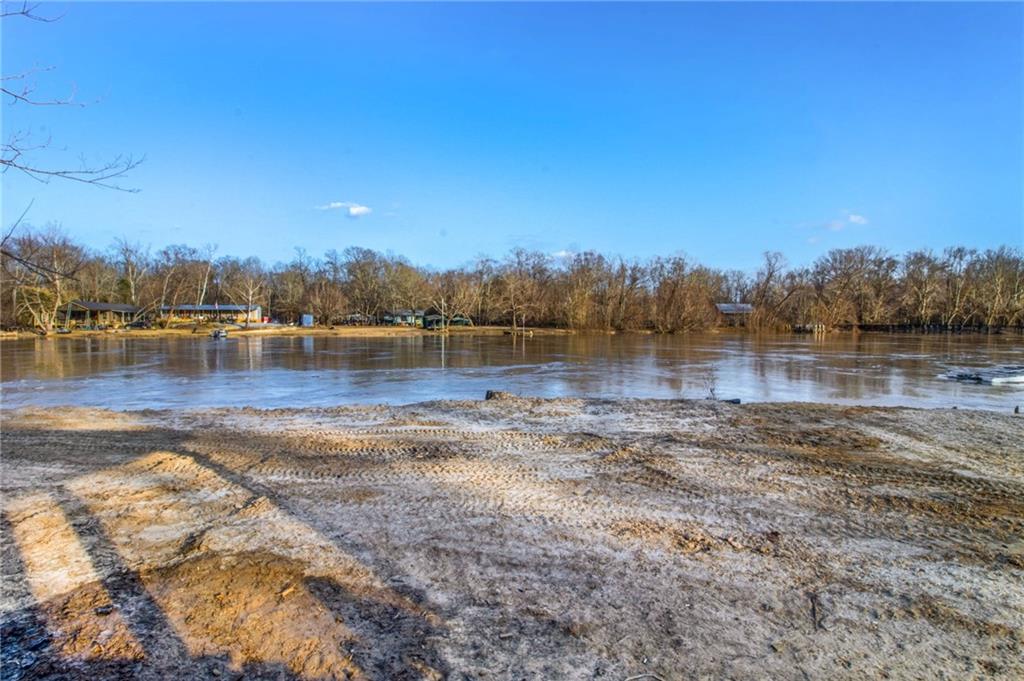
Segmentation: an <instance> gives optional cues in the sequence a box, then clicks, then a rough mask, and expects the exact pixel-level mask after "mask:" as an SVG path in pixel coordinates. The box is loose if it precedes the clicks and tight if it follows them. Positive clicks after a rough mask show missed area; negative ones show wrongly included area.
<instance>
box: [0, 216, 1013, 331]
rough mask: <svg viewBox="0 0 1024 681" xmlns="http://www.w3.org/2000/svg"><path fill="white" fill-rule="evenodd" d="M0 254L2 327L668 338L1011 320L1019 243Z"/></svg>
mask: <svg viewBox="0 0 1024 681" xmlns="http://www.w3.org/2000/svg"><path fill="white" fill-rule="evenodd" d="M7 250H8V251H9V255H8V253H5V255H4V257H3V261H2V274H3V278H2V282H0V296H2V297H0V300H2V305H0V311H2V320H0V322H2V324H3V326H4V327H5V328H15V327H20V328H38V329H43V330H50V329H53V328H54V327H56V326H60V319H61V313H62V310H63V308H64V307H65V306H66V304H67V303H68V302H69V301H71V300H74V299H85V300H91V301H101V302H110V303H126V304H130V305H133V306H137V307H139V308H140V310H141V312H140V314H143V315H145V314H154V313H155V312H156V311H158V310H160V309H161V308H162V307H164V306H176V305H186V304H192V305H197V304H208V303H214V302H217V303H234V304H244V305H252V304H259V305H262V307H263V309H264V310H265V314H267V315H268V316H270V317H272V318H274V319H278V320H281V321H285V322H291V321H295V320H296V319H298V318H299V316H300V315H301V314H304V313H311V314H313V315H314V316H315V317H316V320H317V322H318V323H319V324H338V323H342V322H344V321H346V320H349V321H351V320H359V321H362V322H364V323H373V322H374V321H375V320H378V319H379V318H380V317H381V316H382V315H383V314H385V313H386V312H388V311H391V310H397V309H415V308H433V309H436V310H443V311H444V314H445V315H447V316H456V315H458V316H466V317H469V318H471V319H473V320H474V322H476V323H477V324H489V325H516V326H525V325H531V326H539V327H557V328H568V329H580V330H583V329H587V330H604V331H632V330H635V331H640V330H646V331H654V332H659V333H675V332H685V331H697V330H703V329H707V328H710V327H713V326H716V325H719V324H723V323H731V322H730V320H727V319H724V318H723V317H722V316H721V315H720V314H719V313H718V311H717V309H716V307H715V303H721V302H744V303H750V304H751V305H752V306H753V311H752V312H751V313H750V314H749V315H745V316H744V318H743V319H742V323H743V324H744V325H746V326H748V327H751V328H756V329H765V330H768V329H782V328H792V327H794V326H797V327H819V328H825V329H839V328H851V327H860V328H891V327H898V328H906V329H918V328H931V329H952V330H958V329H976V330H982V331H995V330H999V329H1003V328H1007V327H1013V328H1017V329H1020V328H1021V327H1022V326H1024V253H1022V251H1021V250H1020V249H1017V248H1011V247H1002V248H998V249H994V250H987V251H977V250H974V249H969V248H963V247H957V248H948V249H946V250H944V251H942V252H941V253H936V252H933V251H930V250H918V251H912V252H909V253H906V254H903V255H901V256H897V255H894V254H891V253H888V252H887V251H885V250H883V249H880V248H877V247H873V246H861V247H857V248H849V249H835V250H832V251H829V252H828V253H826V254H825V255H823V256H821V257H820V258H819V259H817V260H816V261H814V262H813V263H811V264H810V265H808V266H792V265H789V264H787V263H786V261H785V260H784V258H783V257H782V255H781V254H779V253H766V254H765V256H764V261H763V263H762V265H761V267H760V268H759V269H758V270H757V271H756V272H753V273H746V272H741V271H736V270H721V269H715V268H711V267H707V266H704V265H701V264H700V263H697V262H694V261H693V260H691V259H689V258H687V257H686V256H683V255H673V256H659V257H655V258H651V259H648V260H643V261H641V260H629V259H625V258H621V257H614V256H605V255H601V254H598V253H593V252H583V253H577V254H572V255H570V256H567V257H553V256H548V255H546V254H543V253H539V252H530V251H526V250H522V249H517V250H514V251H512V252H510V253H509V254H508V255H507V256H506V257H505V258H503V259H501V260H495V259H491V258H487V257H482V258H479V259H477V260H476V261H475V262H473V263H471V264H468V265H466V266H464V267H460V268H454V269H448V270H434V269H430V268H425V267H418V266H416V265H413V264H412V263H411V262H410V261H408V260H407V259H405V258H403V257H401V256H396V255H392V254H383V253H379V252H376V251H372V250H368V249H365V248H357V247H351V248H347V249H345V250H342V251H338V250H331V251H328V252H327V253H326V254H324V255H323V256H322V257H319V258H318V257H313V256H311V255H309V254H308V253H306V252H305V251H304V250H301V249H297V250H296V253H295V256H294V257H293V258H292V259H291V260H290V261H289V262H282V263H277V264H274V265H267V264H266V263H263V262H262V261H260V260H259V259H258V258H253V257H249V258H237V257H232V256H224V255H220V254H219V253H218V251H217V248H216V247H214V246H209V245H208V246H204V247H200V248H197V247H192V246H186V245H172V246H168V247H166V248H163V249H160V250H157V251H153V250H152V249H150V248H149V247H146V246H142V245H139V244H135V243H131V242H129V241H128V240H118V241H117V242H115V243H114V244H112V245H111V246H110V247H109V248H107V249H105V250H96V249H92V248H89V247H87V246H85V245H83V244H80V243H77V242H75V241H74V240H73V239H71V238H70V237H68V236H67V235H66V234H65V233H63V232H62V231H61V230H59V229H57V228H53V227H50V228H45V229H25V230H22V231H20V232H19V233H18V235H16V236H15V237H13V238H12V239H11V240H10V241H9V246H8V249H7ZM11 256H13V257H11ZM733 321H735V320H733Z"/></svg>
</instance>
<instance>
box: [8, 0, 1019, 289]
mask: <svg viewBox="0 0 1024 681" xmlns="http://www.w3.org/2000/svg"><path fill="white" fill-rule="evenodd" d="M42 11H43V12H44V13H52V14H63V18H62V19H61V20H60V21H57V22H55V23H50V24H40V23H33V22H25V21H17V20H9V21H7V22H6V24H5V25H4V26H3V48H2V56H3V72H4V73H5V74H11V73H15V72H19V71H21V70H24V69H26V68H29V67H32V66H34V65H42V66H52V67H54V68H53V70H52V71H48V72H45V73H41V74H39V75H38V76H37V77H36V79H35V80H36V83H37V85H38V90H37V92H36V94H37V96H45V95H52V96H55V97H59V96H63V95H66V94H67V93H68V92H69V91H71V89H72V88H74V91H75V93H76V94H75V97H76V100H77V101H79V102H83V103H87V104H88V106H85V107H48V108H34V107H26V106H24V105H21V104H18V105H14V106H8V105H7V104H6V103H5V105H4V106H3V133H4V135H5V136H8V135H10V134H11V133H12V132H14V131H16V130H31V131H32V132H33V134H34V135H35V139H37V140H39V141H44V140H45V139H47V138H50V139H52V143H51V147H50V149H48V150H46V151H45V152H40V153H39V155H38V156H37V158H38V160H39V161H40V162H45V163H48V164H51V165H68V164H71V165H75V164H77V163H78V158H79V157H80V156H84V157H85V158H87V159H89V160H92V161H101V160H104V159H107V158H109V157H111V156H114V155H116V154H118V153H129V154H134V155H137V156H138V155H145V156H146V161H145V163H144V164H143V165H142V166H141V167H140V168H139V169H137V170H136V171H135V172H133V173H132V175H131V176H130V177H129V178H128V179H126V180H125V184H126V185H128V186H131V187H136V188H138V189H139V190H140V191H139V192H138V193H134V194H126V193H120V192H114V191H105V190H100V189H95V188H92V187H82V186H76V185H73V184H71V183H67V182H60V181H54V182H52V183H50V184H49V185H41V184H38V183H36V182H34V181H32V180H30V179H28V178H25V177H23V176H19V175H16V174H13V173H8V174H6V175H5V176H4V177H3V218H4V221H5V224H9V223H10V222H12V221H13V220H14V219H15V218H16V217H17V215H18V214H20V213H21V211H22V210H23V209H24V206H25V205H26V204H27V203H28V201H29V200H32V199H34V204H33V206H32V209H31V212H30V214H29V219H30V220H31V221H32V222H33V223H36V224H42V223H45V222H47V221H51V220H52V221H57V222H60V223H61V224H62V225H63V226H64V228H65V229H66V230H67V231H68V232H69V233H71V234H72V235H74V236H75V237H77V238H79V239H81V240H84V241H86V242H88V243H89V244H91V245H93V246H96V247H104V246H106V245H107V244H109V243H110V242H111V241H113V239H114V238H115V237H118V236H128V237H129V238H131V239H135V240H139V241H142V242H144V243H150V244H152V245H153V246H154V248H159V247H162V246H164V245H166V244H168V243H190V244H193V245H200V244H204V243H215V244H217V245H218V247H219V251H218V252H219V253H220V254H233V255H248V254H255V255H258V256H260V257H262V258H264V259H266V260H267V261H269V262H275V261H278V260H287V259H289V258H290V257H291V255H292V253H293V250H292V249H293V247H295V246H302V247H305V248H306V249H307V250H308V251H309V252H310V253H311V254H314V255H319V254H321V253H322V252H323V251H325V250H327V249H330V248H337V249H339V250H340V249H342V248H345V247H347V246H350V245H357V246H365V247H369V248H374V249H378V250H382V251H392V252H395V253H399V254H404V255H406V256H408V257H409V258H410V259H411V260H412V261H413V262H416V263H419V264H429V265H437V266H449V265H457V264H460V263H463V262H467V261H469V260H471V259H472V258H474V257H475V256H476V255H477V254H480V253H485V254H490V255H495V256H500V255H502V254H504V253H505V252H506V251H507V250H509V249H510V248H512V247H515V246H523V247H527V248H535V249H539V250H542V251H544V252H547V253H552V254H555V253H562V252H567V251H579V250H587V249H593V250H599V251H602V252H606V253H613V254H623V255H626V256H636V257H647V256H651V255H656V254H662V255H667V254H672V253H676V252H685V253H687V254H689V255H691V256H693V257H694V258H697V259H698V260H700V261H702V262H704V263H706V264H710V265H714V266H720V267H735V268H741V269H749V268H753V267H755V266H756V265H757V263H758V261H759V259H760V254H761V253H762V252H763V251H765V250H780V251H782V252H783V253H785V254H786V255H787V257H788V258H789V259H790V261H791V262H794V263H797V264H802V263H807V262H809V261H811V260H813V259H814V258H815V257H817V256H818V255H820V254H821V253H824V252H825V251H827V250H828V249H830V248H834V247H845V246H852V245H857V244H861V243H871V244H877V245H881V246H885V247H887V248H889V249H891V250H893V251H895V252H902V251H905V250H907V249H911V248H919V247H931V248H935V249H940V248H942V247H944V246H947V245H950V244H967V245H970V246H975V247H980V248H985V247H991V246H996V245H1000V244H1009V245H1013V246H1020V245H1022V243H1024V195H1022V192H1024V135H1022V127H1024V124H1022V121H1024V89H1022V75H1021V74H1022V73H1024V6H1022V5H1021V4H1020V3H1006V4H988V5H982V4H917V3H914V4H909V3H908V4H876V3H868V4H718V5H706V4H645V5H620V4H553V5H549V4H519V5H506V4H449V5H438V4H414V5H404V4H333V3H332V4H328V3H315V4H305V5H296V4H289V5H280V4H272V3H223V4H198V3H179V4H157V3H144V4H129V3H78V4H58V3H53V4H47V5H44V6H43V8H42Z"/></svg>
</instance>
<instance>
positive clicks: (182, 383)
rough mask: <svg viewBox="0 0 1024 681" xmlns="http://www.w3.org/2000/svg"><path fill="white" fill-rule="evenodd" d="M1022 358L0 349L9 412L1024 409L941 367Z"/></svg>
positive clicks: (54, 344)
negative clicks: (563, 405)
mask: <svg viewBox="0 0 1024 681" xmlns="http://www.w3.org/2000/svg"><path fill="white" fill-rule="evenodd" d="M1007 365H1024V338H1022V337H1021V336H995V337H984V336H944V335H934V336H915V335H885V334H860V335H856V336H854V335H842V336H833V337H828V338H825V339H816V338H814V337H812V336H802V335H801V336H798V335H779V336H748V335H735V334H707V335H689V336H630V335H625V336H604V335H600V336H592V335H577V336H540V337H536V338H531V339H525V340H524V339H513V338H511V337H507V336H455V337H452V338H449V339H447V340H446V341H444V342H442V338H441V337H440V336H416V337H397V338H338V337H325V336H315V337H314V336H304V337H303V336H299V337H280V336H278V337H273V336H266V337H258V336H250V337H244V336H238V337H233V338H228V339H224V340H213V339H208V338H202V339H198V338H197V339H193V338H169V339H152V338H134V339H133V338H124V337H120V338H117V337H115V338H81V339H74V338H61V339H49V340H46V339H39V340H17V341H4V342H3V343H0V381H2V383H0V388H2V402H3V406H4V407H7V408H13V407H20V406H29V405H35V406H55V405H76V406H91V407H106V408H110V409H145V408H152V409H161V408H199V407H224V406H254V407H264V408H272V407H317V406H331V405H338V404H353V403H361V404H366V403H389V404H403V403H409V402H418V401H423V400H434V399H467V398H469V399H479V398H481V397H483V395H484V392H485V391H486V390H505V391H508V392H512V393H516V394H520V395H530V396H538V397H571V396H588V397H653V398H680V397H684V398H703V397H706V396H708V395H709V394H710V393H711V392H712V391H713V392H714V394H715V395H716V396H717V397H718V398H721V399H734V398H739V399H741V400H742V401H744V402H750V401H755V402H764V401H802V402H819V403H839V404H861V405H900V406H913V407H952V406H956V407H960V408H974V409H991V410H998V411H1003V410H1012V409H1013V408H1014V406H1016V405H1018V404H1020V405H1022V406H1024V383H1002V384H988V383H973V382H962V381H957V380H950V379H949V378H947V377H945V374H947V373H949V372H955V371H959V370H965V369H966V370H970V371H976V370H988V369H991V368H994V367H999V366H1007Z"/></svg>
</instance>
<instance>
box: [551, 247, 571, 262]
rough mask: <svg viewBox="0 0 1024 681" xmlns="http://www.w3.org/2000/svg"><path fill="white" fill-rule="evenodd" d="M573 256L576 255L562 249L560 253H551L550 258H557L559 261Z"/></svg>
mask: <svg viewBox="0 0 1024 681" xmlns="http://www.w3.org/2000/svg"><path fill="white" fill-rule="evenodd" d="M574 255H576V254H575V253H574V252H572V251H569V250H566V249H564V248H563V249H562V250H560V251H555V252H554V253H552V254H551V257H552V258H558V259H559V260H564V259H565V258H571V257H572V256H574Z"/></svg>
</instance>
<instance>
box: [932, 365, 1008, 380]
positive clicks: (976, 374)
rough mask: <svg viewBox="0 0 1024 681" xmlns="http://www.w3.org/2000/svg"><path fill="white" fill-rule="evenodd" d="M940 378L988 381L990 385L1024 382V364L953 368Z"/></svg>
mask: <svg viewBox="0 0 1024 681" xmlns="http://www.w3.org/2000/svg"><path fill="white" fill-rule="evenodd" d="M939 378H945V379H948V380H951V381H963V382H966V383H988V384H990V385H1002V384H1006V383H1024V365H1019V364H1009V365H1003V366H994V367H985V368H981V369H951V370H950V371H947V372H946V373H944V374H942V375H941V376H940V377H939Z"/></svg>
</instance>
